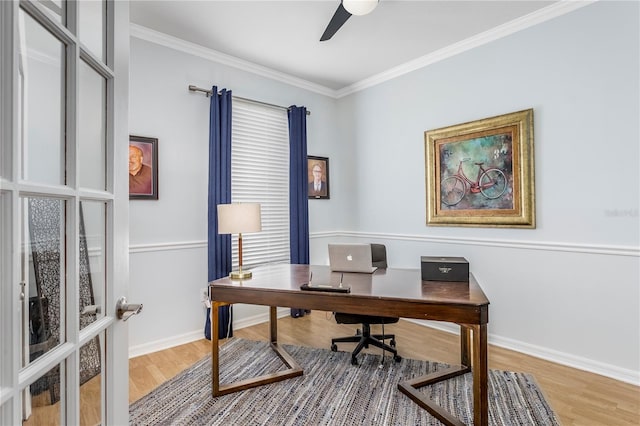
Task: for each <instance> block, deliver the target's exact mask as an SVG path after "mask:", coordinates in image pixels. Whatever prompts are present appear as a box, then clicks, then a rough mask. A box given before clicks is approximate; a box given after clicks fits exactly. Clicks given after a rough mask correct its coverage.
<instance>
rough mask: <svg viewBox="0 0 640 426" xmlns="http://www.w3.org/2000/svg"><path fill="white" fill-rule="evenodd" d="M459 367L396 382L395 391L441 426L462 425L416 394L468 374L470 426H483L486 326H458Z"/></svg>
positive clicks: (486, 417) (485, 411)
mask: <svg viewBox="0 0 640 426" xmlns="http://www.w3.org/2000/svg"><path fill="white" fill-rule="evenodd" d="M460 364H461V365H460V366H452V367H449V368H447V369H444V370H442V371H439V372H435V373H431V374H427V375H426V376H422V377H416V378H414V379H411V380H407V381H404V382H400V383H398V389H399V390H400V391H401V392H402V393H404V394H405V395H407V396H408V397H409V398H411V399H412V400H413V402H415V403H416V404H418V405H419V406H420V407H422V408H424V409H425V410H427V411H428V412H430V413H431V414H432V415H433V416H434V417H436V418H437V419H438V420H440V421H441V422H442V423H444V424H445V425H448V426H463V425H464V423H462V422H461V421H460V420H459V419H457V418H455V417H454V416H453V415H452V414H451V413H449V412H447V411H446V410H444V409H443V408H442V407H440V406H438V405H437V404H435V403H434V402H433V401H431V400H430V399H429V398H427V397H426V396H425V395H424V394H422V393H420V392H419V391H418V389H419V388H421V387H423V386H427V385H432V384H434V383H438V382H441V381H443V380H449V379H451V378H454V377H456V376H459V375H461V374H466V373H468V372H469V371H471V372H472V374H473V424H474V425H476V426H487V425H488V424H489V401H488V389H487V380H488V371H487V368H488V364H487V326H486V324H484V325H466V324H465V325H460Z"/></svg>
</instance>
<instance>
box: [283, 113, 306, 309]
mask: <svg viewBox="0 0 640 426" xmlns="http://www.w3.org/2000/svg"><path fill="white" fill-rule="evenodd" d="M288 116H289V223H290V224H289V250H290V256H291V263H296V264H305V265H308V264H309V201H308V198H307V191H308V186H307V181H308V176H307V109H306V108H305V107H297V106H295V105H292V106H291V107H289V113H288ZM304 314H305V310H304V309H299V308H291V316H292V317H294V318H298V317H301V316H304Z"/></svg>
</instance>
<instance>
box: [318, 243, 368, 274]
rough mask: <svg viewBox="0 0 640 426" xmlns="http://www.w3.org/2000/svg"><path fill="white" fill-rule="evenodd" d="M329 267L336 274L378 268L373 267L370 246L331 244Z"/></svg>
mask: <svg viewBox="0 0 640 426" xmlns="http://www.w3.org/2000/svg"><path fill="white" fill-rule="evenodd" d="M329 265H330V267H331V270H332V271H335V272H364V273H367V274H370V273H372V272H374V271H375V270H376V269H377V268H375V267H373V266H372V265H371V245H370V244H329Z"/></svg>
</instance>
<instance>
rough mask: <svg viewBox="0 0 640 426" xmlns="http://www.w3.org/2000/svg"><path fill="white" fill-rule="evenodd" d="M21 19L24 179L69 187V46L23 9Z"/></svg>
mask: <svg viewBox="0 0 640 426" xmlns="http://www.w3.org/2000/svg"><path fill="white" fill-rule="evenodd" d="M19 18H20V19H19V34H20V65H21V67H22V69H21V73H22V91H21V94H20V96H19V108H18V110H19V111H21V113H22V114H23V116H22V117H21V120H20V123H21V128H20V130H21V139H22V142H23V148H22V150H23V151H22V158H23V163H22V174H21V177H22V179H25V180H29V181H32V182H41V183H50V184H65V168H64V164H65V138H64V133H65V126H64V123H65V112H64V106H65V96H64V90H65V89H64V87H65V86H64V77H65V68H64V63H65V62H64V57H65V46H64V44H63V43H61V42H60V40H58V39H56V38H55V37H54V36H53V35H52V34H51V33H49V32H48V31H47V30H46V29H44V27H42V26H41V25H40V24H38V23H37V22H36V21H35V20H34V19H33V18H31V17H30V16H29V15H28V14H27V13H25V12H24V11H23V10H20V16H19Z"/></svg>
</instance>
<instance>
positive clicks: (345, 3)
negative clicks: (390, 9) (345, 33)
mask: <svg viewBox="0 0 640 426" xmlns="http://www.w3.org/2000/svg"><path fill="white" fill-rule="evenodd" d="M377 5H378V0H341V1H340V4H339V5H338V8H337V9H336V11H335V13H334V14H333V18H331V21H329V25H327V28H326V29H325V30H324V33H323V34H322V37H320V41H326V40H329V39H330V38H331V37H333V35H334V34H335V33H336V32H337V31H338V30H339V29H340V27H342V26H343V25H344V23H345V22H347V19H349V18H351V15H358V16H361V15H366V14H367V13H371V12H373V9H375V8H376V6H377Z"/></svg>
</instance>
